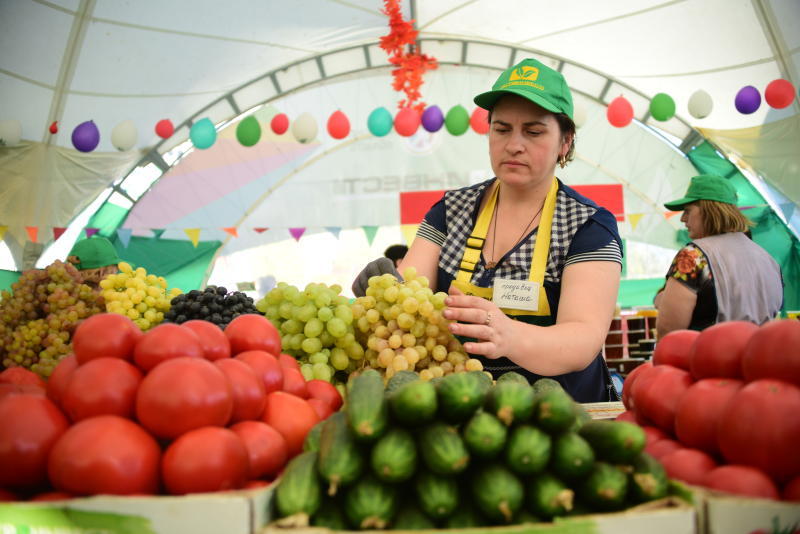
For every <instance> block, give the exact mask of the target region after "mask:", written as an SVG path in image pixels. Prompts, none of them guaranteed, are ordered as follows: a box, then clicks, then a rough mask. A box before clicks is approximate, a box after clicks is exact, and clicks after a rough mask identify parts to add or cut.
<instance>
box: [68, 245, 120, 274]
mask: <svg viewBox="0 0 800 534" xmlns="http://www.w3.org/2000/svg"><path fill="white" fill-rule="evenodd" d="M69 255H70V256H77V257H78V262H79V263H78V264H76V265H75V267H76V268H78V269H99V268H100V267H106V266H108V265H116V264H118V263H119V262H120V261H122V260H120V259H119V256H117V249H115V248H114V245H113V244H111V241H109V240H108V239H106V238H105V237H90V238H89V239H83V240H81V241H78V242H77V243H75V245H74V246H73V247H72V250H71V251H70V252H69Z"/></svg>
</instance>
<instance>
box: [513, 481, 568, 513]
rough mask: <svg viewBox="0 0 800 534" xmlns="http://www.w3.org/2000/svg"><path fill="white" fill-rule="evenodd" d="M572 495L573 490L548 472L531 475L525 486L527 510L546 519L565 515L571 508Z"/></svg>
mask: <svg viewBox="0 0 800 534" xmlns="http://www.w3.org/2000/svg"><path fill="white" fill-rule="evenodd" d="M574 497H575V492H574V491H572V490H571V489H569V488H568V487H567V486H566V485H565V484H564V483H563V482H561V481H560V480H559V479H557V478H556V477H554V476H553V475H551V474H549V473H541V474H539V475H537V476H535V477H533V478H532V479H531V480H530V481H529V482H528V483H527V485H526V486H525V504H526V505H527V507H528V510H529V511H530V512H531V513H533V514H534V515H536V516H537V517H542V518H545V519H547V520H550V519H552V518H554V517H559V516H563V515H567V513H569V511H570V510H572V501H573V499H574Z"/></svg>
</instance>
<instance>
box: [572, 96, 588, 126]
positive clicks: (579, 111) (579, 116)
mask: <svg viewBox="0 0 800 534" xmlns="http://www.w3.org/2000/svg"><path fill="white" fill-rule="evenodd" d="M572 122H574V123H575V129H576V130H577V129H578V128H580V127H581V126H583V125H584V124H586V106H584V105H583V103H582V102H581V101H579V100H575V101H574V102H573V110H572Z"/></svg>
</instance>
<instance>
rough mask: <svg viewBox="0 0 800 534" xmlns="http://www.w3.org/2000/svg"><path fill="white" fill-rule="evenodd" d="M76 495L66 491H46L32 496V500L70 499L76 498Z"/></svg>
mask: <svg viewBox="0 0 800 534" xmlns="http://www.w3.org/2000/svg"><path fill="white" fill-rule="evenodd" d="M74 498H75V496H74V495H73V494H71V493H67V492H66V491H46V492H44V493H39V494H38V495H34V496H33V497H31V498H30V500H31V501H32V502H45V501H68V500H69V499H74Z"/></svg>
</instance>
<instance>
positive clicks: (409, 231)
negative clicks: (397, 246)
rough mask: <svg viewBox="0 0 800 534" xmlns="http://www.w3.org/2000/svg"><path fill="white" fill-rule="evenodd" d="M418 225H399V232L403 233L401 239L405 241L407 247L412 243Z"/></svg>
mask: <svg viewBox="0 0 800 534" xmlns="http://www.w3.org/2000/svg"><path fill="white" fill-rule="evenodd" d="M418 228H419V225H418V224H401V225H400V231H401V232H403V238H404V239H405V240H406V245H408V246H409V247H410V246H411V243H413V242H414V237H416V235H417V229H418Z"/></svg>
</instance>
